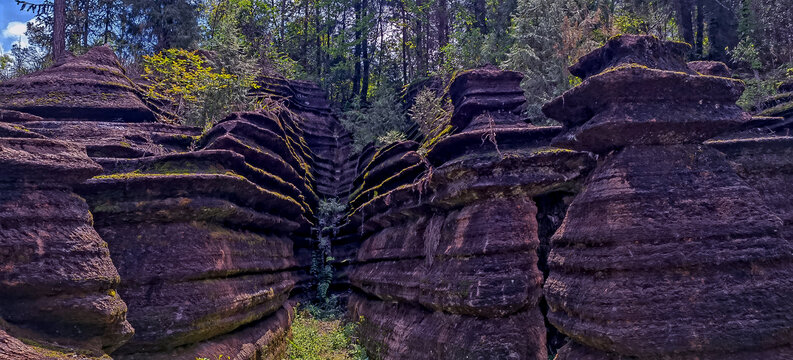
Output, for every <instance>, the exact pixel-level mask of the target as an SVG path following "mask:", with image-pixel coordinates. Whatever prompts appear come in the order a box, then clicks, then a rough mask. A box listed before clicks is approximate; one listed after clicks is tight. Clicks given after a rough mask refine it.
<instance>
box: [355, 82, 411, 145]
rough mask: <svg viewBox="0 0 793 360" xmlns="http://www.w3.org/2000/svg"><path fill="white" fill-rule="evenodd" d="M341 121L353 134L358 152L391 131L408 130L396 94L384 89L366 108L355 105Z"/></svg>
mask: <svg viewBox="0 0 793 360" xmlns="http://www.w3.org/2000/svg"><path fill="white" fill-rule="evenodd" d="M341 121H342V125H344V127H345V128H346V129H347V130H348V131H350V132H351V133H352V137H353V146H354V148H355V150H356V151H360V150H361V149H363V147H364V146H366V144H369V143H371V142H376V141H377V139H378V138H379V137H381V136H383V135H386V134H388V133H389V132H390V131H397V132H404V131H405V130H407V128H408V122H407V119H406V117H405V113H404V110H403V109H402V106H401V105H400V104H399V100H398V97H397V95H396V92H395V91H393V90H391V89H390V88H386V89H382V90H381V91H380V92H379V93H378V94H376V95H375V98H374V99H373V101H372V103H371V104H370V105H368V106H366V107H363V106H360V104H357V103H356V104H353V107H352V109H350V110H348V111H346V112H345V113H344V114H343V115H342V118H341Z"/></svg>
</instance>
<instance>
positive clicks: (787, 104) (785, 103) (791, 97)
mask: <svg viewBox="0 0 793 360" xmlns="http://www.w3.org/2000/svg"><path fill="white" fill-rule="evenodd" d="M777 91H778V93H777V94H776V95H774V96H771V97H768V98H766V99H763V101H761V102H760V103H759V104H757V106H756V109H755V110H757V114H758V115H760V116H771V117H781V118H783V119H784V120H783V121H780V122H779V123H778V124H775V125H773V126H771V128H772V129H773V130H776V131H777V132H779V131H780V130H783V131H784V133H785V135H790V129H791V128H793V81H790V80H789V81H787V82H784V83H782V84H780V85H779V87H778V88H777Z"/></svg>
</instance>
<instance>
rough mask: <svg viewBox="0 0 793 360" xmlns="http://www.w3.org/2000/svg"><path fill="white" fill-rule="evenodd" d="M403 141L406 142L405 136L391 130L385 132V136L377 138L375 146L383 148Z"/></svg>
mask: <svg viewBox="0 0 793 360" xmlns="http://www.w3.org/2000/svg"><path fill="white" fill-rule="evenodd" d="M405 140H407V136H405V133H403V132H401V131H397V130H391V131H389V132H387V133H386V134H385V135H383V136H380V137H378V138H377V146H384V145H388V144H391V143H395V142H399V141H405Z"/></svg>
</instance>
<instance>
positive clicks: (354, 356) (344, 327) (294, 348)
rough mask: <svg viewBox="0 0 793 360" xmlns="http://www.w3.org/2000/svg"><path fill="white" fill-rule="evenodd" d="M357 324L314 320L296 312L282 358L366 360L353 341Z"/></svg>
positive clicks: (362, 351)
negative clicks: (290, 334)
mask: <svg viewBox="0 0 793 360" xmlns="http://www.w3.org/2000/svg"><path fill="white" fill-rule="evenodd" d="M357 328H358V323H352V322H345V321H344V320H342V319H341V318H339V317H332V318H327V319H318V318H317V317H315V316H313V315H312V313H311V312H310V311H308V310H306V309H299V310H298V311H297V314H296V315H295V320H294V322H293V323H292V338H291V339H289V340H288V341H289V343H288V345H287V346H288V347H287V351H286V359H289V360H298V359H299V360H368V359H369V358H368V357H367V356H366V351H364V349H363V347H361V346H360V345H359V344H358V341H357V336H356V335H357Z"/></svg>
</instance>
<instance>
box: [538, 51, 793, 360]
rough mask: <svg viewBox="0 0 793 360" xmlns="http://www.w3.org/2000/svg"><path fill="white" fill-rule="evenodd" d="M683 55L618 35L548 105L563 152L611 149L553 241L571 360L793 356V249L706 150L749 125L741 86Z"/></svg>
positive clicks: (552, 284) (550, 284)
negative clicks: (694, 66)
mask: <svg viewBox="0 0 793 360" xmlns="http://www.w3.org/2000/svg"><path fill="white" fill-rule="evenodd" d="M680 48H681V45H679V44H677V43H669V42H663V41H660V40H658V39H656V38H652V37H639V36H623V37H620V38H616V39H612V40H610V41H609V42H608V43H607V44H606V45H605V46H604V47H603V48H600V49H598V50H595V51H594V52H592V53H590V54H589V55H587V56H584V57H583V58H582V59H581V60H580V61H579V63H578V64H576V65H574V66H573V67H571V71H572V72H573V73H574V74H576V75H579V76H581V77H583V78H584V81H583V83H582V84H581V85H579V86H578V87H576V88H574V89H572V90H570V91H568V92H566V93H565V94H563V95H562V96H560V97H559V98H557V99H554V100H553V101H551V102H550V103H548V104H546V106H545V107H544V109H543V110H544V112H545V113H546V115H548V116H550V117H552V118H554V119H556V120H559V121H561V122H562V123H564V124H565V126H566V127H567V135H565V136H560V137H559V138H558V143H559V144H563V145H564V146H568V147H570V148H575V149H585V150H592V151H596V152H600V153H603V154H606V156H605V158H603V159H602V160H601V161H600V163H599V166H598V167H597V168H596V169H595V170H594V172H593V173H592V174H591V175H590V176H589V178H588V179H587V182H586V184H585V185H584V190H583V191H582V192H581V193H580V194H578V196H577V197H576V198H575V200H574V201H573V203H572V204H571V205H570V207H569V209H568V212H567V216H566V218H565V220H564V223H563V224H562V226H561V228H560V229H559V230H558V231H557V233H556V234H555V235H554V237H553V239H552V250H551V254H550V257H549V266H550V276H549V279H548V281H547V282H546V285H545V292H546V298H547V300H548V304H549V305H550V312H549V319H550V320H551V322H552V323H553V324H554V325H556V326H557V327H558V328H559V329H561V330H562V331H563V332H564V333H566V334H567V335H569V336H570V337H571V338H572V339H573V340H574V342H572V343H571V344H569V345H568V346H567V347H565V349H564V350H563V351H561V352H560V353H559V359H617V358H625V357H637V358H666V359H691V358H698V359H758V358H775V359H782V358H788V357H790V356H791V349H792V348H791V345H790V342H791V339H790V337H789V336H788V335H787V334H790V333H791V330H793V303H791V302H790V301H789V300H788V299H789V298H790V297H791V295H793V280H791V276H790V273H791V271H793V269H791V268H790V266H789V264H790V261H791V260H793V244H791V242H790V241H789V239H784V238H782V237H780V230H781V225H782V222H781V221H780V219H779V217H777V216H776V215H775V214H773V213H772V212H771V211H769V208H768V207H767V205H766V203H765V202H764V201H763V198H762V197H761V195H760V194H759V193H758V192H757V191H756V190H755V189H753V188H751V187H749V186H747V184H746V183H745V182H744V181H743V180H741V179H740V178H739V177H738V176H737V175H736V173H735V172H734V171H733V170H732V168H731V167H730V166H729V164H728V162H727V161H726V159H725V157H724V155H722V154H720V153H718V152H717V151H715V150H713V149H711V148H708V147H705V146H703V145H701V141H702V140H704V139H707V138H709V137H712V136H714V135H717V134H719V133H721V132H723V131H725V130H727V129H730V128H732V127H735V126H738V125H740V124H741V123H743V122H745V121H747V120H748V116H747V115H746V114H745V113H743V112H742V111H741V110H740V109H739V108H738V107H737V106H736V105H735V104H734V102H735V100H736V99H737V98H738V96H739V95H740V94H741V92H742V89H743V87H742V84H741V83H740V82H739V81H736V80H732V79H728V78H723V77H713V76H702V75H699V74H695V73H692V72H691V71H690V70H688V68H687V67H686V65H685V62H684V61H683V51H682V50H680ZM615 49H617V50H615ZM610 150H614V151H613V152H611V153H608V151H610Z"/></svg>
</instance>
